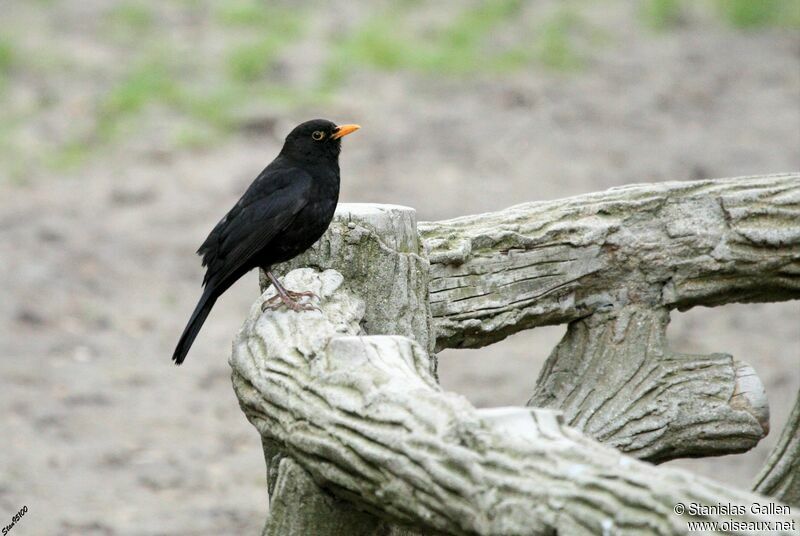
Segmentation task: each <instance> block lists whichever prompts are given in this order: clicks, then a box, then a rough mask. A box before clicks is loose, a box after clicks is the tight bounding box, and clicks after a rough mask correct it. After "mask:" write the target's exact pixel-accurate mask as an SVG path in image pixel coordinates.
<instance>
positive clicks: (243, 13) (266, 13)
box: [214, 0, 280, 26]
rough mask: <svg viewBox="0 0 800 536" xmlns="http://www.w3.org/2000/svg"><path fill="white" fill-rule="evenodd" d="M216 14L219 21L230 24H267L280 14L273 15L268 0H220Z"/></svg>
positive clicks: (271, 22)
mask: <svg viewBox="0 0 800 536" xmlns="http://www.w3.org/2000/svg"><path fill="white" fill-rule="evenodd" d="M214 15H215V17H216V19H217V20H218V21H219V22H221V23H222V24H224V25H228V26H267V25H269V24H273V23H274V21H275V20H276V19H279V16H280V14H277V15H278V16H277V17H274V16H272V15H273V14H271V13H270V10H269V7H268V6H267V4H266V2H264V1H258V0H232V1H227V2H220V3H219V4H218V5H217V6H216V11H215V13H214Z"/></svg>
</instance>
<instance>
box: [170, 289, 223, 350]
mask: <svg viewBox="0 0 800 536" xmlns="http://www.w3.org/2000/svg"><path fill="white" fill-rule="evenodd" d="M218 296H219V292H217V289H216V288H215V286H214V285H209V286H207V287H206V289H205V290H204V291H203V295H202V296H200V301H198V302H197V307H195V308H194V312H193V313H192V317H191V318H190V319H189V323H188V324H186V328H185V329H184V330H183V335H181V338H180V340H179V341H178V346H176V347H175V352H174V353H173V354H172V360H173V361H175V364H176V365H180V364H181V363H183V360H184V359H186V354H187V353H189V348H191V347H192V343H193V342H194V339H195V337H197V334H198V333H199V332H200V328H201V327H203V322H205V321H206V318H207V317H208V313H210V312H211V308H212V307H214V303H215V302H216V301H217V297H218Z"/></svg>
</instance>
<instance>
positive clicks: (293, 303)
mask: <svg viewBox="0 0 800 536" xmlns="http://www.w3.org/2000/svg"><path fill="white" fill-rule="evenodd" d="M265 271H266V272H267V277H268V278H269V280H270V282H271V283H272V285H273V286H274V287H275V291H276V292H277V294H276V295H275V296H273V297H271V298H270V299H268V300H266V301H265V302H264V303H263V304H262V305H261V310H262V311H266V310H267V309H277V308H278V307H280V306H281V305H286V306H287V307H288V308H290V309H291V310H293V311H310V310H312V309H317V310H319V307H317V306H316V305H312V304H310V303H298V301H297V300H299V299H300V298H317V299H319V296H317V295H316V294H314V293H313V292H311V291H304V292H295V291H293V290H288V289H287V288H285V287H284V286H283V285H281V283H280V281H278V278H277V277H275V276H274V275H272V272H271V271H269V270H265Z"/></svg>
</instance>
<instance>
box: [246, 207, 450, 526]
mask: <svg viewBox="0 0 800 536" xmlns="http://www.w3.org/2000/svg"><path fill="white" fill-rule="evenodd" d="M293 267H313V268H315V269H318V270H326V269H335V270H336V271H337V272H339V273H341V274H342V275H343V276H344V282H345V283H344V285H345V286H346V287H347V288H348V289H350V290H351V291H352V292H354V293H355V294H356V295H358V296H362V297H364V306H365V311H364V314H363V317H362V319H361V330H362V331H363V333H366V334H375V335H377V334H400V335H405V336H407V337H409V338H412V339H414V340H415V341H417V342H418V343H419V344H420V345H422V347H424V348H427V349H428V350H429V351H432V350H433V344H434V338H433V335H432V333H431V315H430V307H429V304H428V269H429V264H428V261H427V260H426V259H425V257H424V254H423V252H422V251H421V248H420V241H419V235H418V233H417V223H416V212H415V211H414V209H412V208H408V207H402V206H397V205H378V204H355V203H343V204H340V205H339V207H338V208H337V211H336V215H335V217H334V221H333V222H332V223H331V226H330V228H329V229H328V232H327V233H326V234H325V236H324V237H323V238H322V239H320V241H319V242H317V243H316V244H315V245H314V247H313V248H312V249H310V250H309V251H308V252H306V253H305V254H303V255H301V256H300V257H298V258H296V259H294V260H293V261H291V262H290V263H287V264H285V265H282V266H278V267H276V272H278V273H279V274H285V273H287V272H288V271H290V270H291V269H292V268H293ZM261 275H262V277H261V284H262V290H267V287H268V286H269V283H268V281H267V280H266V278H265V277H264V274H263V273H262V274H261ZM289 288H292V287H291V286H290V287H289ZM268 343H269V341H267V344H268ZM430 363H431V367H432V369H431V372H432V373H433V374H434V375H435V370H436V360H435V357H434V356H433V355H431V359H430ZM264 455H265V458H266V460H267V466H268V474H267V480H268V486H269V493H270V515H269V518H268V521H267V524H266V526H265V528H264V535H265V536H267V535H270V536H272V535H281V536H292V535H297V536H300V535H303V536H305V535H309V534H314V535H319V536H350V535H354V536H358V535H365V536H366V535H372V534H376V535H377V534H380V535H386V534H393V535H398V536H399V535H401V534H409V535H411V534H413V533H412V532H410V531H409V530H408V529H402V528H399V527H394V526H391V525H390V524H389V523H387V522H386V521H385V520H382V519H379V518H376V517H374V516H372V515H370V514H366V513H364V512H360V511H357V510H355V509H353V507H352V506H351V505H349V504H348V503H345V502H342V501H341V500H339V499H337V498H335V497H333V496H332V495H330V494H328V493H326V492H324V491H321V490H320V489H319V488H318V487H317V486H316V484H314V482H313V481H312V480H311V478H310V477H309V476H308V475H307V474H305V471H304V469H303V468H302V467H300V466H299V465H298V464H297V463H296V462H294V461H293V460H291V459H290V458H287V457H286V456H285V454H284V452H283V451H282V450H281V449H280V448H277V447H276V446H275V445H274V444H273V443H271V442H269V441H267V442H265V443H264Z"/></svg>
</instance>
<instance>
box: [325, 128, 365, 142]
mask: <svg viewBox="0 0 800 536" xmlns="http://www.w3.org/2000/svg"><path fill="white" fill-rule="evenodd" d="M359 128H361V126H360V125H342V126H340V127H336V130H335V131H334V132H333V136H331V137H332V138H333V139H334V140H338V139H339V138H343V137H345V136H347V135H348V134H352V133H353V132H355V131H356V130H358V129H359Z"/></svg>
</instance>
